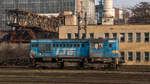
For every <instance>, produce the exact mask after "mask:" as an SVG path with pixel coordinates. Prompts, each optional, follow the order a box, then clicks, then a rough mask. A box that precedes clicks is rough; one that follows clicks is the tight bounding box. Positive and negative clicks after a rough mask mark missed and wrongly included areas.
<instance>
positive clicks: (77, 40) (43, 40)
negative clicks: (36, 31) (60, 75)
mask: <svg viewBox="0 0 150 84" xmlns="http://www.w3.org/2000/svg"><path fill="white" fill-rule="evenodd" d="M107 40H115V39H38V40H31V42H59V43H61V42H67V43H83V42H91V43H93V42H94V43H96V42H104V41H107Z"/></svg>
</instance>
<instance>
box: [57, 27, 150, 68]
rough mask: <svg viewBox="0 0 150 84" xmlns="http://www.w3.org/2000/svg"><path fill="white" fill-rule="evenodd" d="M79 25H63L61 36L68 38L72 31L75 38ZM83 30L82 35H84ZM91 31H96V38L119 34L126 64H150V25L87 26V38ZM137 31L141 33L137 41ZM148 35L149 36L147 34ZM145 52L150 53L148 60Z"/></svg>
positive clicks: (121, 50)
mask: <svg viewBox="0 0 150 84" xmlns="http://www.w3.org/2000/svg"><path fill="white" fill-rule="evenodd" d="M77 31H78V30H77V26H63V27H61V28H60V31H59V38H60V39H65V38H67V33H71V36H72V38H75V33H77ZM82 33H84V31H83V30H82V31H81V35H80V37H82ZM90 33H94V38H100V37H102V38H105V34H106V33H108V34H109V38H113V33H116V34H117V38H118V39H119V41H120V43H119V49H120V52H124V53H125V56H122V57H121V55H120V57H121V58H124V60H125V61H126V63H125V65H150V40H149V41H148V42H146V41H145V33H149V35H148V36H149V39H150V25H114V26H88V27H87V35H86V36H87V38H90ZM121 33H124V34H125V41H124V42H121ZM129 33H132V36H133V37H132V42H128V41H129V35H128V34H129ZM136 33H140V34H141V41H140V42H136V38H137V37H136ZM146 37H147V36H146ZM129 52H132V53H133V57H132V60H129V56H128V53H129ZM138 52H140V53H141V55H140V57H141V59H140V61H137V59H136V57H137V54H136V53H138ZM145 53H149V55H148V57H149V58H148V60H145V57H146V56H145Z"/></svg>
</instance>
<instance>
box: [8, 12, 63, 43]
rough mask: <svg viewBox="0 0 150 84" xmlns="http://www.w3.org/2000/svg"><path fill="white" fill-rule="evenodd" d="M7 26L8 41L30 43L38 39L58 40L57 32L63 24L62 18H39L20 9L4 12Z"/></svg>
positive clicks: (60, 16)
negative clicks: (8, 29) (9, 28)
mask: <svg viewBox="0 0 150 84" xmlns="http://www.w3.org/2000/svg"><path fill="white" fill-rule="evenodd" d="M6 17H7V19H6V20H7V25H8V26H10V27H11V31H10V32H9V39H8V40H9V41H11V42H30V40H31V39H36V38H37V39H38V38H58V30H59V26H60V25H61V24H64V16H63V15H62V14H60V15H59V16H58V17H51V18H49V17H47V16H40V15H38V14H35V13H30V12H28V11H25V10H21V9H13V10H6Z"/></svg>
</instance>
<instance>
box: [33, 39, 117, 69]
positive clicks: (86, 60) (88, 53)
mask: <svg viewBox="0 0 150 84" xmlns="http://www.w3.org/2000/svg"><path fill="white" fill-rule="evenodd" d="M118 50H119V48H118V40H116V39H91V40H89V39H82V40H75V39H70V40H69V39H66V40H31V47H30V59H31V60H32V62H34V64H37V63H45V62H50V63H59V64H60V66H61V67H64V62H76V63H79V64H80V66H82V67H84V66H85V65H88V64H89V65H90V64H99V65H102V64H103V66H106V65H107V66H113V65H116V64H117V61H116V59H117V58H118Z"/></svg>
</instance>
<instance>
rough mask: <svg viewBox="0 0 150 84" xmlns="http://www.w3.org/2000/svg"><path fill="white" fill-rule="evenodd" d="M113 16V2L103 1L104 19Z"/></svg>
mask: <svg viewBox="0 0 150 84" xmlns="http://www.w3.org/2000/svg"><path fill="white" fill-rule="evenodd" d="M112 16H113V0H104V17H112Z"/></svg>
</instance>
